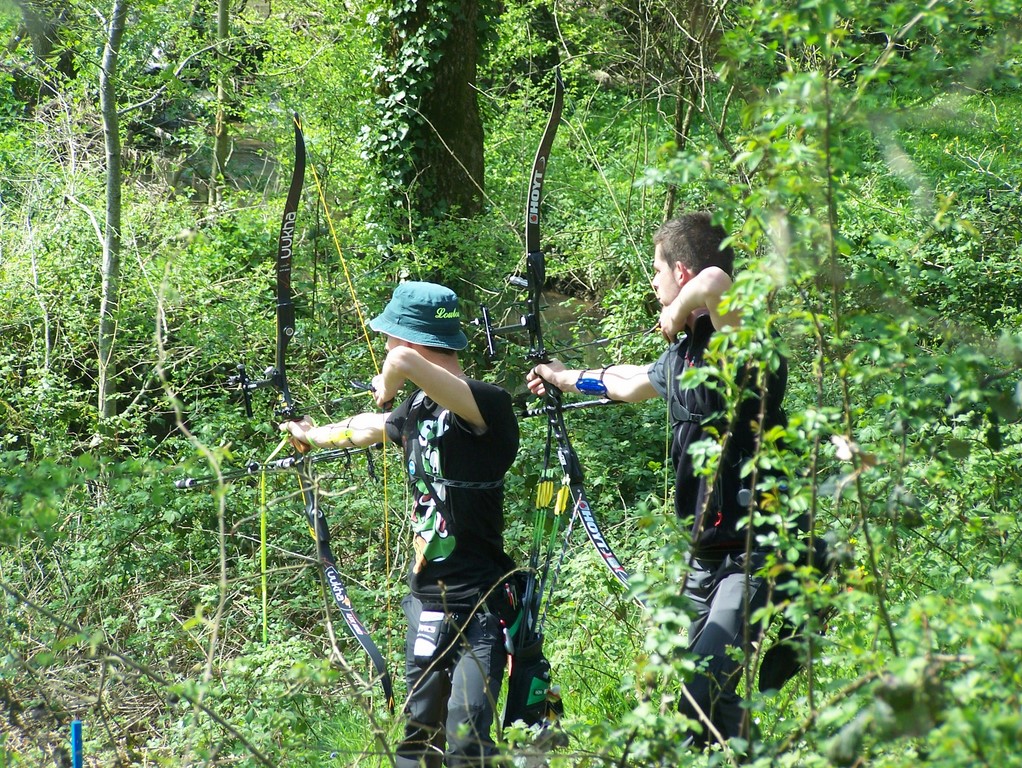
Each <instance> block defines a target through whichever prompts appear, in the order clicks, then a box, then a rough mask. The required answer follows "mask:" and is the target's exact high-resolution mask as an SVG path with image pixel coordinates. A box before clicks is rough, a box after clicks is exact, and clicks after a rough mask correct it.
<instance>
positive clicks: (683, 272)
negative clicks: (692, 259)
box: [671, 261, 695, 286]
mask: <svg viewBox="0 0 1022 768" xmlns="http://www.w3.org/2000/svg"><path fill="white" fill-rule="evenodd" d="M671 274H672V275H673V276H674V281H675V282H676V283H677V284H678V285H679V286H682V285H684V284H685V283H687V282H688V281H689V280H691V279H692V278H693V277H694V276H695V272H693V271H692V270H691V269H689V268H688V267H686V266H685V265H684V264H682V263H681V262H680V261H676V262H674V269H673V270H671Z"/></svg>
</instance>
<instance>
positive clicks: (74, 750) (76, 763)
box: [71, 720, 82, 768]
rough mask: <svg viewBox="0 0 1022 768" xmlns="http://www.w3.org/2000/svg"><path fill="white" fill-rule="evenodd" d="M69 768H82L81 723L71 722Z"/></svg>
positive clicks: (79, 721) (77, 721) (78, 721)
mask: <svg viewBox="0 0 1022 768" xmlns="http://www.w3.org/2000/svg"><path fill="white" fill-rule="evenodd" d="M71 768H82V721H81V720H72V721H71Z"/></svg>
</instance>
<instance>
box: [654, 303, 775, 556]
mask: <svg viewBox="0 0 1022 768" xmlns="http://www.w3.org/2000/svg"><path fill="white" fill-rule="evenodd" d="M689 330H690V332H689V333H688V334H686V335H684V336H682V337H680V338H679V339H678V341H676V342H675V343H674V344H672V345H671V346H670V347H668V348H667V350H666V351H665V352H664V353H663V355H661V356H660V359H659V360H657V361H656V362H655V363H653V365H651V366H650V367H649V369H648V371H647V373H648V375H649V380H650V383H651V384H652V385H653V388H654V389H656V391H657V392H658V393H659V394H660V396H661V397H663V398H665V399H666V400H667V404H668V411H669V413H670V419H671V426H672V428H673V430H672V431H673V440H672V444H671V460H672V463H673V464H674V473H675V487H674V492H675V493H674V510H675V512H676V513H677V515H678V517H679V518H680V519H681V520H691V521H692V538H693V541H692V547H693V550H694V551H695V552H696V553H698V554H705V555H710V554H713V553H720V552H724V551H729V550H741V549H744V547H745V539H746V534H747V529H746V528H745V525H744V523H745V522H746V518H747V517H748V515H749V511H750V508H751V504H750V501H751V492H752V489H751V488H749V487H748V486H749V485H750V478H749V477H742V467H743V465H744V464H745V462H747V461H748V460H749V459H750V458H751V457H752V456H753V455H754V454H755V452H756V444H757V441H758V437H757V436H758V434H759V433H760V430H759V429H758V428H757V427H756V424H755V422H757V421H758V420H759V415H760V413H761V410H762V412H763V414H764V422H765V423H764V425H763V429H762V431H763V432H764V433H765V432H768V431H769V430H770V429H771V428H772V427H775V426H782V427H783V426H786V425H787V416H786V415H785V413H784V408H783V406H782V401H783V400H784V390H785V388H786V385H787V379H788V371H787V364H786V362H785V361H784V360H783V358H782V360H781V364H780V366H779V367H778V368H777V370H774V371H771V372H770V373H769V374H768V375H767V380H766V383H765V386H763V385H760V384H759V383H758V381H754V380H753V379H755V378H756V377H755V376H753V375H752V371H751V369H750V368H746V369H745V370H744V371H743V372H741V373H740V374H739V380H740V381H741V380H744V381H745V387H744V396H743V397H742V402H741V403H740V404H739V406H738V409H737V412H736V414H735V418H734V420H733V421H732V423H731V424H730V425H728V424H727V423H726V420H725V414H726V413H727V408H726V405H727V404H726V403H725V402H724V398H723V395H722V394H721V392H720V390H719V389H716V388H714V387H713V386H712V385H711V383H703V384H699V385H697V386H695V387H692V388H682V387H681V386H679V384H678V377H680V376H681V375H682V374H683V373H684V372H685V369H686V368H689V367H701V366H703V365H704V364H705V363H704V360H703V358H704V355H705V354H706V348H707V346H708V345H709V343H710V338H711V337H712V335H713V333H714V328H713V323H712V322H711V320H710V316H709V314H703V315H700V316H699V317H697V318H696V320H695V324H694V327H693V328H691V329H689ZM764 393H765V394H764ZM764 400H765V401H764ZM708 427H713V428H714V429H715V430H716V432H717V434H719V435H723V434H724V433H725V432H728V431H729V434H728V437H727V440H726V441H725V442H724V453H723V455H722V456H721V458H720V464H719V467H718V471H717V476H716V478H715V482H714V483H713V484H712V486H710V485H709V484H708V482H707V480H708V479H712V478H707V477H706V476H704V475H697V474H696V471H695V465H694V461H693V458H692V454H691V449H692V446H693V445H695V444H696V443H697V442H699V441H700V440H703V439H705V438H707V437H710V436H711V433H709V432H707V428H708ZM760 476H761V477H762V472H761V473H760ZM704 512H705V514H704ZM757 532H763V531H760V530H757Z"/></svg>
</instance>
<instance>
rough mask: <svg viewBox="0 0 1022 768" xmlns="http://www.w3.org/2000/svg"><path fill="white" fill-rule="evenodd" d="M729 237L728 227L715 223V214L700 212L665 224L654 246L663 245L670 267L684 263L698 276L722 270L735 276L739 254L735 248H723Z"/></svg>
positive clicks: (663, 254) (684, 215) (654, 238)
mask: <svg viewBox="0 0 1022 768" xmlns="http://www.w3.org/2000/svg"><path fill="white" fill-rule="evenodd" d="M726 237H727V232H725V231H724V228H723V227H721V226H720V225H717V224H714V223H713V214H712V213H710V212H709V211H698V212H696V213H686V214H683V215H681V216H679V217H678V218H676V219H671V220H670V221H666V222H664V223H663V224H662V225H661V226H660V228H659V229H658V230H657V231H656V233H655V234H654V235H653V245H659V246H660V255H661V256H663V258H664V261H666V262H667V265H668V266H670V267H674V265H675V264H681V265H683V266H685V267H688V268H689V269H691V270H692V271H693V272H696V273H699V272H702V271H703V270H704V269H706V268H707V267H720V268H721V269H723V270H724V271H725V272H727V273H728V275H732V274H733V270H734V264H735V253H734V251H733V250H731V246H727V247H724V248H721V243H723V242H724V239H725V238H726Z"/></svg>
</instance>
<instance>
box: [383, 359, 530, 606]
mask: <svg viewBox="0 0 1022 768" xmlns="http://www.w3.org/2000/svg"><path fill="white" fill-rule="evenodd" d="M467 382H468V385H469V388H470V389H471V391H472V395H473V397H474V398H475V401H476V406H477V407H478V408H479V412H480V413H481V414H482V416H483V419H484V420H485V421H486V426H487V428H486V431H485V432H483V433H481V434H476V432H475V431H474V430H473V428H472V426H471V425H469V424H467V423H465V422H464V421H462V420H461V419H460V418H459V417H458V416H456V415H455V414H453V413H451V412H450V411H448V410H446V409H444V408H441V407H440V406H439V405H437V404H436V403H434V402H433V401H432V400H430V399H429V398H428V397H426V395H425V393H423V392H422V391H421V390H418V391H417V392H415V393H414V394H413V395H412V396H411V397H409V398H408V399H407V400H405V401H404V402H403V403H402V404H401V405H400V406H398V408H396V409H395V410H394V412H393V413H392V414H391V416H390V418H389V419H388V420H387V437H388V439H390V440H393V441H395V442H400V443H401V445H402V447H403V450H404V456H405V465H406V468H407V470H408V474H409V483H410V485H411V487H412V496H413V502H412V521H411V522H412V531H413V536H414V538H413V547H414V550H415V553H414V557H413V561H412V566H411V569H410V572H409V576H408V581H409V585H410V586H411V590H412V594H414V595H415V596H416V597H417V598H419V600H421V601H422V602H423V603H424V604H425V605H427V606H437V607H440V606H446V607H448V608H450V607H457V606H465V605H474V604H475V602H476V600H477V599H478V598H479V596H480V594H481V593H484V592H487V591H488V590H489V589H490V588H491V587H492V586H493V585H494V584H496V583H497V582H498V581H499V580H500V579H501V578H502V577H504V575H505V574H507V573H508V572H509V571H510V570H511V569H512V568H513V563H512V561H511V559H510V558H509V557H508V556H507V554H506V553H505V552H504V487H503V484H502V483H503V479H504V475H505V474H506V473H507V471H508V469H510V467H511V465H512V464H513V463H514V460H515V456H516V454H517V453H518V420H517V419H516V418H515V414H514V410H513V409H512V404H511V395H510V394H508V392H507V391H505V390H503V389H501V388H500V387H497V386H494V385H493V384H487V383H485V382H482V381H476V380H474V379H467ZM412 441H418V446H419V450H418V454H419V455H418V459H417V458H416V455H415V454H416V451H415V450H413V445H412ZM419 464H421V467H422V469H423V471H424V473H425V474H426V475H428V476H430V481H431V482H429V483H424V482H422V480H421V479H420V477H419V476H418V475H419V472H418V470H417V469H416V466H417V465H419ZM445 481H449V482H445ZM472 484H479V485H481V486H489V487H465V486H471V485H472ZM434 493H435V494H436V495H437V496H439V497H440V502H439V503H438V502H437V501H436V500H435V499H434V498H433V494H434Z"/></svg>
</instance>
